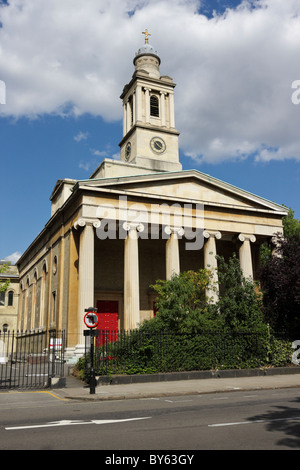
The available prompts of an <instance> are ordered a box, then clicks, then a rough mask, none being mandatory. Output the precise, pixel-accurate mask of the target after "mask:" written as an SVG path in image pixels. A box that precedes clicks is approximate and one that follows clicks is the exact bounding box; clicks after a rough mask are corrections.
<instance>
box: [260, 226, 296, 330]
mask: <svg viewBox="0 0 300 470" xmlns="http://www.w3.org/2000/svg"><path fill="white" fill-rule="evenodd" d="M260 280H261V287H262V290H263V312H264V316H265V319H266V321H268V322H269V323H270V325H271V326H272V327H273V328H274V329H275V330H278V329H285V330H289V331H292V330H298V331H300V235H293V236H289V237H288V238H282V237H281V238H279V239H278V246H277V250H276V255H274V256H272V257H271V258H270V259H269V261H268V262H267V263H266V264H265V265H264V266H263V268H262V270H261V273H260Z"/></svg>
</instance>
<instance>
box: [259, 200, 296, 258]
mask: <svg viewBox="0 0 300 470" xmlns="http://www.w3.org/2000/svg"><path fill="white" fill-rule="evenodd" d="M283 207H286V209H288V214H287V215H286V216H285V217H283V219H282V226H283V235H284V237H285V238H288V239H289V238H291V237H293V236H294V235H295V236H300V220H299V219H297V218H295V215H294V214H295V211H293V210H292V209H291V208H290V207H289V208H288V207H287V206H285V205H284V204H283ZM271 252H272V250H271V246H270V245H267V244H262V245H261V247H260V261H261V265H262V266H264V265H265V264H266V263H267V262H268V261H269V260H270V259H271V257H272V253H271Z"/></svg>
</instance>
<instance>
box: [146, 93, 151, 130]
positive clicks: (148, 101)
mask: <svg viewBox="0 0 300 470" xmlns="http://www.w3.org/2000/svg"><path fill="white" fill-rule="evenodd" d="M150 91H151V88H145V106H146V110H145V115H146V122H147V123H149V122H150Z"/></svg>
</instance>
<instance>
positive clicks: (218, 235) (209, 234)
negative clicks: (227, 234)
mask: <svg viewBox="0 0 300 470" xmlns="http://www.w3.org/2000/svg"><path fill="white" fill-rule="evenodd" d="M203 237H204V238H206V239H208V238H210V237H214V238H215V239H216V240H220V239H221V238H222V234H221V232H219V231H216V232H215V231H211V230H204V231H203Z"/></svg>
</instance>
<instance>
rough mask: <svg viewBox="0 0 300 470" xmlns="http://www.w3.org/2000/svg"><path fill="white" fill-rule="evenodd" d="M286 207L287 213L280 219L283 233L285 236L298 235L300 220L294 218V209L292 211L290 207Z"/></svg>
mask: <svg viewBox="0 0 300 470" xmlns="http://www.w3.org/2000/svg"><path fill="white" fill-rule="evenodd" d="M285 207H286V206H285ZM287 209H288V215H286V216H285V217H283V219H282V225H283V234H284V236H285V238H291V237H293V236H294V235H296V236H300V220H299V219H297V218H295V215H294V214H295V211H293V210H292V209H291V208H290V207H289V208H287Z"/></svg>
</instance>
